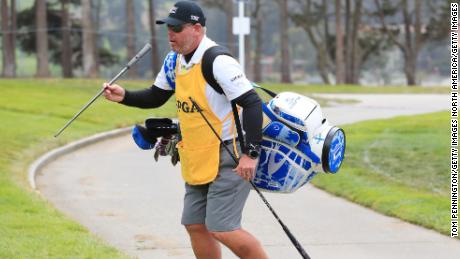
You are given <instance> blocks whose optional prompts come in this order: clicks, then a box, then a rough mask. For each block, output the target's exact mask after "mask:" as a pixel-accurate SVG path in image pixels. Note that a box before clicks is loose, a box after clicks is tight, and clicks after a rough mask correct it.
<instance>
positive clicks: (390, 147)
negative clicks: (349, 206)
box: [313, 112, 450, 235]
mask: <svg viewBox="0 0 460 259" xmlns="http://www.w3.org/2000/svg"><path fill="white" fill-rule="evenodd" d="M449 116H450V114H449V113H448V112H439V113H433V114H427V115H418V116H403V117H398V118H394V119H388V120H377V121H367V122H362V123H357V124H354V125H349V126H345V127H344V129H345V131H346V135H347V144H348V145H347V150H346V158H345V162H344V164H343V167H342V168H341V171H340V172H339V173H338V174H336V175H322V176H320V177H316V178H315V179H314V180H313V183H314V185H316V186H318V187H320V188H322V189H325V190H327V191H328V192H331V193H334V194H336V195H338V196H342V197H345V198H347V199H349V200H351V201H353V202H356V203H359V204H362V205H365V206H367V207H370V208H372V209H374V210H377V211H379V212H382V213H384V214H387V215H391V216H396V217H398V218H402V219H404V220H406V221H409V222H412V223H416V224H419V225H422V226H425V227H427V228H432V229H435V230H437V231H439V232H442V233H444V234H448V235H450V188H449V186H450V185H449V182H450V174H449V172H450V171H449V165H450V164H449V152H450V149H449V136H450V134H449V132H450V131H449V127H448V122H449Z"/></svg>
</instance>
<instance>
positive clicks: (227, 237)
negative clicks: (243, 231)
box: [209, 230, 259, 255]
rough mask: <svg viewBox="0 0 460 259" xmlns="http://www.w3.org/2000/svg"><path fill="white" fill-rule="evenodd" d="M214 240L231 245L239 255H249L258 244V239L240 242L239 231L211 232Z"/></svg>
mask: <svg viewBox="0 0 460 259" xmlns="http://www.w3.org/2000/svg"><path fill="white" fill-rule="evenodd" d="M209 233H210V234H211V235H212V237H214V239H217V240H219V242H221V243H223V244H225V245H227V246H228V245H230V244H231V246H232V247H233V248H235V249H236V251H237V252H238V254H239V255H247V254H249V253H250V252H251V249H252V247H253V246H254V245H255V243H258V242H259V241H257V240H256V239H252V240H244V241H243V240H239V239H240V235H239V233H238V230H234V231H228V232H212V231H210V232H209ZM248 241H249V242H248Z"/></svg>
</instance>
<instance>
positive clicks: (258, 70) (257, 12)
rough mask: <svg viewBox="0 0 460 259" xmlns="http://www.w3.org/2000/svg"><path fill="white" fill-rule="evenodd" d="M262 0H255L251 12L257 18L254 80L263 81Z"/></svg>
mask: <svg viewBox="0 0 460 259" xmlns="http://www.w3.org/2000/svg"><path fill="white" fill-rule="evenodd" d="M261 1H262V0H255V3H254V9H253V10H252V12H251V16H252V17H253V19H254V20H255V25H254V31H255V44H254V45H255V50H254V62H253V69H252V70H253V80H254V81H255V82H260V81H262V67H261V59H262V44H263V41H262V24H263V23H262V3H261Z"/></svg>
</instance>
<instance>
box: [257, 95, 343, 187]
mask: <svg viewBox="0 0 460 259" xmlns="http://www.w3.org/2000/svg"><path fill="white" fill-rule="evenodd" d="M263 113H264V127H263V141H262V145H261V146H262V149H261V154H260V158H259V164H258V167H257V172H256V176H255V178H254V181H253V182H254V184H255V185H256V186H257V187H259V188H260V189H262V190H265V191H271V192H280V193H291V192H294V191H296V190H297V189H299V188H300V187H302V186H303V185H305V184H306V183H307V182H309V181H310V180H311V179H312V178H313V177H314V176H315V175H317V174H318V173H322V172H323V173H333V174H334V173H337V172H338V170H339V168H340V166H341V164H342V161H343V159H344V154H345V133H344V131H343V130H342V129H340V128H338V127H335V126H331V125H329V123H328V121H327V120H326V119H325V118H324V117H323V114H322V112H321V108H320V106H319V104H318V103H317V102H316V101H314V100H312V99H310V98H308V97H306V96H303V95H299V94H297V93H291V92H282V93H280V94H278V95H276V96H275V97H274V98H273V99H271V100H270V101H269V102H268V103H267V104H263Z"/></svg>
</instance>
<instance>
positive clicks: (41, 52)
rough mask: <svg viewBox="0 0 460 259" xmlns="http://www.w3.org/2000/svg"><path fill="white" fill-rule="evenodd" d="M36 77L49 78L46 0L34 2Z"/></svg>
mask: <svg viewBox="0 0 460 259" xmlns="http://www.w3.org/2000/svg"><path fill="white" fill-rule="evenodd" d="M35 5H36V8H35V20H36V30H35V31H36V32H35V34H36V44H35V45H36V51H37V73H36V76H37V77H49V76H50V70H49V63H48V26H47V20H46V17H47V12H46V10H47V8H46V0H36V1H35Z"/></svg>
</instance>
